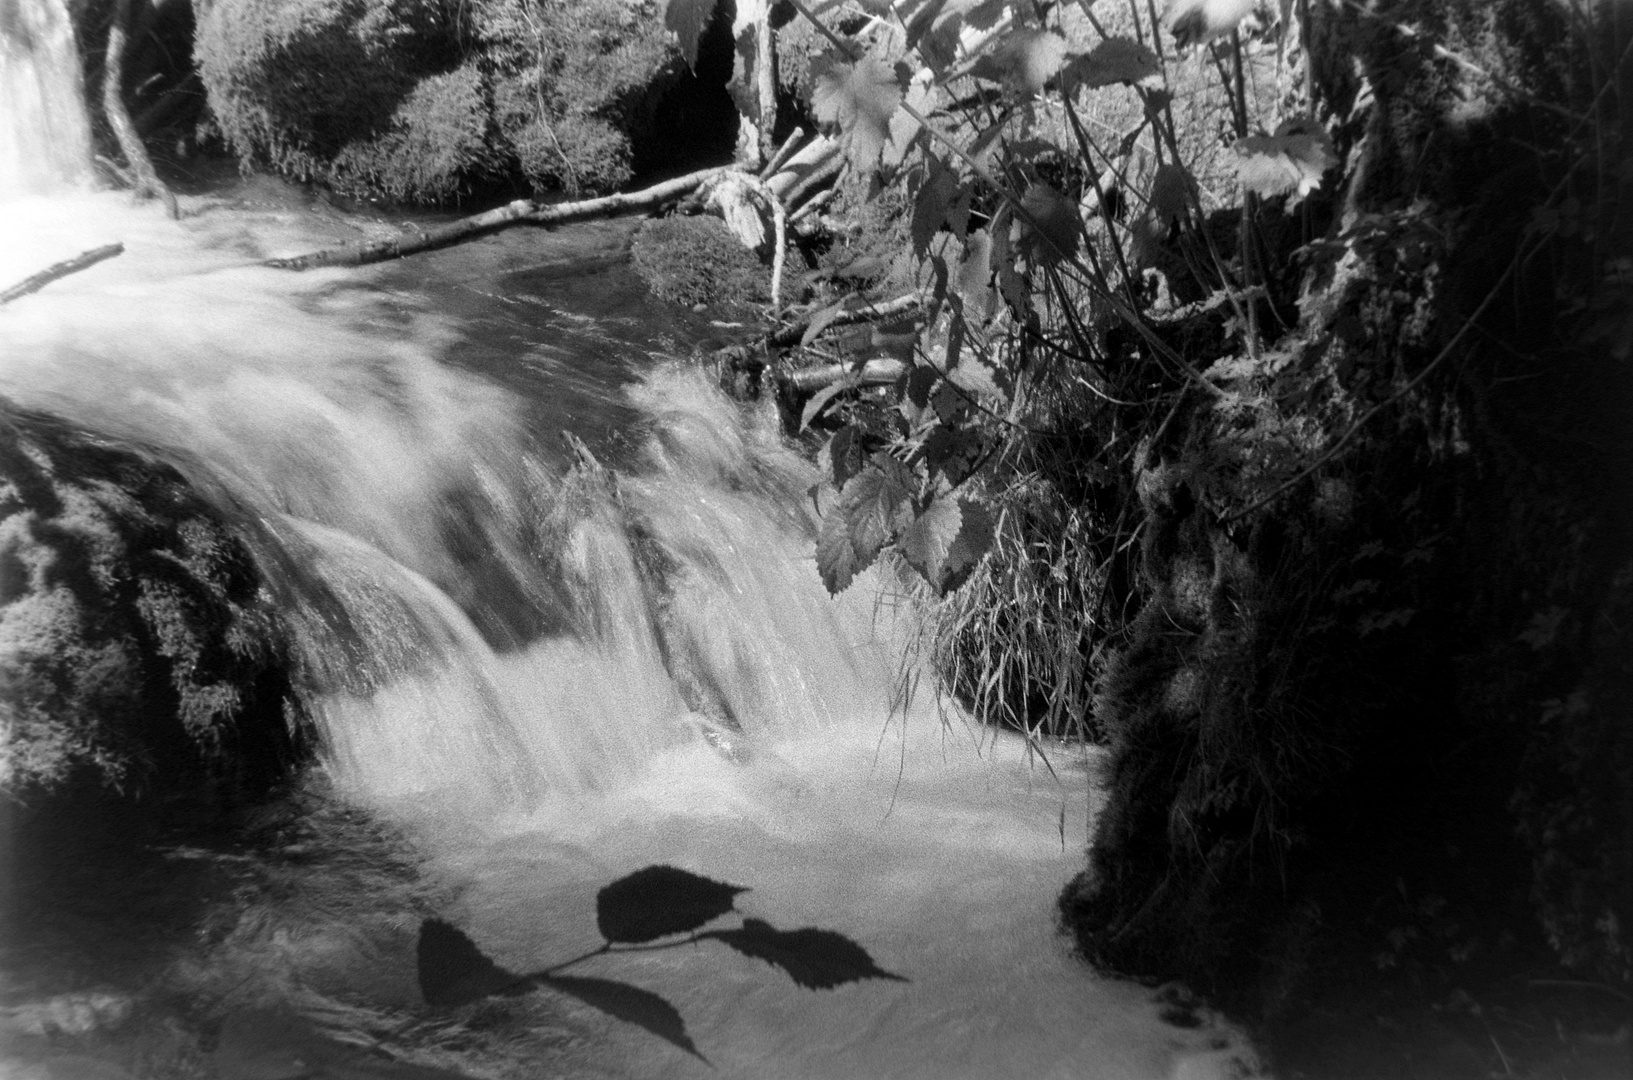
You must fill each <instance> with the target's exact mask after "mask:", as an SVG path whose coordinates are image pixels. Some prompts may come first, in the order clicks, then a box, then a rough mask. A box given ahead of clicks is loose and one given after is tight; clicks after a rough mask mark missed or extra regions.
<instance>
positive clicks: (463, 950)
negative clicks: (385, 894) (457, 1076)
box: [418, 866, 908, 1064]
mask: <svg viewBox="0 0 1633 1080" xmlns="http://www.w3.org/2000/svg"><path fill="white" fill-rule="evenodd" d="M747 891H748V890H747V889H745V888H743V887H741V886H737V885H728V884H726V883H724V882H720V881H714V880H712V879H710V878H706V877H703V876H701V875H698V874H693V873H690V872H689V871H686V870H680V869H677V868H675V867H673V866H648V867H645V868H643V869H641V870H637V871H635V872H634V873H633V874H629V875H627V876H625V877H622V878H619V879H618V880H617V881H614V882H613V883H612V884H610V885H607V886H606V887H604V888H602V889H601V890H600V892H598V893H597V894H596V927H597V929H599V930H600V931H601V935H602V937H603V938H604V939H605V940H604V941H603V942H602V943H601V945H599V946H598V947H596V948H595V949H592V950H590V951H589V952H586V953H584V954H583V955H581V956H575V957H573V958H572V959H570V960H564V961H562V962H561V963H559V964H555V965H552V966H551V967H548V968H546V969H544V970H543V971H536V972H532V973H529V974H525V975H524V974H517V973H515V972H512V971H507V970H506V969H505V968H503V967H500V966H499V965H498V964H497V963H495V962H494V961H493V960H492V959H491V958H489V957H488V956H487V955H486V954H485V953H483V952H482V950H481V949H480V948H479V947H478V946H477V944H476V943H475V942H474V941H472V940H471V938H470V936H469V935H468V934H466V933H465V932H464V931H463V930H460V929H459V928H458V927H456V926H454V925H452V924H451V923H448V922H445V921H444V920H442V919H437V918H429V919H426V920H424V921H423V922H422V923H421V924H420V935H419V945H418V967H419V983H420V993H421V994H422V995H423V996H424V998H425V1001H426V1004H428V1005H431V1006H433V1007H437V1008H456V1007H458V1006H461V1005H468V1004H471V1003H473V1002H476V1001H480V1000H482V999H483V998H487V997H493V996H515V995H520V994H526V993H529V992H531V991H532V990H534V989H535V988H537V987H546V988H549V989H551V990H555V991H557V992H558V993H562V994H566V995H567V996H569V997H572V998H574V999H576V1000H578V1001H580V1002H582V1003H583V1004H585V1005H588V1006H589V1007H591V1008H593V1009H596V1010H597V1011H599V1012H603V1013H606V1014H607V1015H608V1016H611V1017H614V1018H615V1019H618V1020H622V1021H624V1022H625V1023H630V1024H634V1025H636V1026H637V1027H641V1028H644V1029H645V1030H646V1031H648V1032H650V1033H652V1034H653V1035H656V1036H657V1037H658V1038H660V1039H663V1040H664V1041H665V1042H668V1043H670V1044H672V1045H674V1046H676V1047H679V1048H680V1049H681V1050H684V1051H685V1052H686V1053H688V1054H691V1055H692V1056H693V1057H695V1058H697V1059H698V1060H699V1061H702V1062H703V1063H704V1064H711V1063H710V1062H709V1059H708V1058H706V1057H704V1056H703V1053H702V1051H700V1050H699V1049H698V1048H697V1044H696V1043H694V1042H693V1041H692V1038H691V1036H690V1035H689V1034H687V1031H686V1021H685V1019H684V1018H683V1017H682V1016H681V1015H680V1011H679V1010H678V1009H676V1008H675V1007H674V1005H672V1004H670V1003H669V1002H668V1001H667V1000H665V999H664V998H663V997H662V996H660V995H658V994H655V993H653V992H652V991H650V990H643V989H642V988H640V987H638V986H632V985H630V984H629V983H624V982H619V981H617V980H615V979H603V978H591V977H586V976H580V975H562V974H559V972H561V971H562V970H563V969H564V968H568V967H571V966H572V965H574V964H578V963H580V962H582V961H585V960H589V959H591V958H592V957H596V956H604V955H611V954H617V953H628V952H650V951H654V950H658V949H671V948H677V947H679V946H682V945H695V944H699V943H701V942H704V941H719V942H721V943H723V944H725V945H727V946H728V947H730V948H732V949H734V950H735V951H737V952H739V953H742V954H743V955H744V956H750V957H753V958H755V959H757V960H763V961H765V962H766V963H768V964H770V965H772V966H773V967H775V968H778V969H780V970H782V971H783V972H784V973H785V974H786V975H787V976H788V977H789V978H791V979H792V980H793V981H794V983H795V984H796V985H798V986H801V987H804V988H806V989H808V990H831V989H834V988H835V987H839V986H843V985H845V984H846V983H851V982H860V981H861V980H863V979H886V980H891V981H895V982H907V981H908V980H907V979H906V978H904V977H902V976H900V975H896V974H893V973H892V972H889V971H885V970H884V969H882V968H880V967H879V966H878V965H877V964H875V963H874V962H873V958H872V957H871V956H869V955H868V952H867V950H866V949H864V948H863V947H862V946H861V945H859V944H857V943H856V942H854V941H852V940H851V939H850V938H847V937H846V936H845V935H843V934H840V933H838V932H836V931H833V930H822V929H818V928H816V927H803V928H801V929H798V930H779V929H777V928H776V927H774V926H772V925H771V924H770V923H768V922H765V921H764V920H762V919H753V918H745V919H744V920H743V922H742V925H741V926H740V927H737V928H735V929H716V930H704V929H703V927H704V926H705V925H706V924H708V923H709V922H711V921H713V920H715V919H717V918H720V917H721V916H724V915H726V914H728V913H730V912H732V911H734V910H735V909H734V907H733V905H734V903H735V900H736V897H737V895H738V894H739V893H743V892H747ZM681 935H684V936H681ZM665 939H668V940H665Z"/></svg>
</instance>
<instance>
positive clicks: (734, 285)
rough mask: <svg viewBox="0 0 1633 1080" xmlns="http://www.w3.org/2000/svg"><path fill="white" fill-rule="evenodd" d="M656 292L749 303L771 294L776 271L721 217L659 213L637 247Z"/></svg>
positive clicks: (686, 300)
mask: <svg viewBox="0 0 1633 1080" xmlns="http://www.w3.org/2000/svg"><path fill="white" fill-rule="evenodd" d="M631 259H632V260H633V262H634V264H635V272H636V273H637V274H639V275H641V280H643V281H645V282H646V283H647V287H648V288H649V289H651V290H652V292H653V295H655V296H657V297H659V298H661V299H664V300H668V301H670V302H672V303H676V304H685V305H687V306H694V305H697V304H748V303H757V302H761V301H764V300H766V299H768V298H769V297H770V286H771V274H770V271H769V270H768V269H767V268H766V267H765V266H763V265H762V264H761V263H760V261H759V259H757V258H755V256H754V253H753V252H751V251H749V250H748V249H746V248H744V247H743V245H742V244H740V243H738V242H737V238H736V237H734V236H733V235H732V234H731V232H730V230H728V229H727V228H726V226H725V224H724V223H723V222H721V221H720V220H719V219H718V218H714V217H708V216H698V217H669V218H658V219H657V220H654V221H649V222H647V223H646V224H644V225H642V226H641V230H640V232H638V233H636V235H635V245H634V248H633V250H632V251H631Z"/></svg>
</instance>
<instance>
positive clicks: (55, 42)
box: [0, 0, 91, 199]
mask: <svg viewBox="0 0 1633 1080" xmlns="http://www.w3.org/2000/svg"><path fill="white" fill-rule="evenodd" d="M90 174H91V128H90V124H89V123H88V122H87V120H86V114H85V95H84V91H83V89H82V87H81V85H80V67H79V52H78V49H77V48H76V47H75V44H74V27H73V22H72V20H71V19H70V18H69V16H68V9H67V7H66V6H65V5H64V2H63V0H0V199H9V198H15V197H17V196H23V195H45V194H53V193H58V192H61V191H62V190H63V189H64V188H69V187H75V186H78V185H81V184H84V183H85V182H86V181H87V180H88V179H89V177H90Z"/></svg>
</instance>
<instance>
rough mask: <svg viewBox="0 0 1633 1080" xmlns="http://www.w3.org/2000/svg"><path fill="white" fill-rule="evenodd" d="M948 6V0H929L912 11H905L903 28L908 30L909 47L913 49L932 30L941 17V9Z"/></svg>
mask: <svg viewBox="0 0 1633 1080" xmlns="http://www.w3.org/2000/svg"><path fill="white" fill-rule="evenodd" d="M946 6H947V0H928V2H926V3H923V4H919V5H918V6H917V7H916V8H914V9H913V10H912V11H911V12H904V13H903V14H904V16H905V18H904V19H903V21H902V26H903V28H904V29H905V30H906V31H907V47H908V48H909V49H911V48H912V47H913V46H915V45H917V44H918V43H919V39H920V38H922V37H923V36H924V35H925V34H928V33H929V32H930V29H931V27H933V26H935V24H936V20H937V19H939V18H941V9H942V8H944V7H946Z"/></svg>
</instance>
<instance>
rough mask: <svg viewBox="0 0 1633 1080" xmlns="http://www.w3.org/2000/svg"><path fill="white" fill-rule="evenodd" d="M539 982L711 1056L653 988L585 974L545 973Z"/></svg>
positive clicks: (696, 1053) (698, 1054) (697, 1053)
mask: <svg viewBox="0 0 1633 1080" xmlns="http://www.w3.org/2000/svg"><path fill="white" fill-rule="evenodd" d="M538 981H539V984H540V985H542V986H548V987H549V988H550V989H552V990H559V991H560V992H561V993H563V994H566V995H568V996H569V997H574V998H577V999H578V1000H579V1001H582V1002H583V1003H584V1004H586V1005H588V1006H589V1007H590V1008H592V1009H597V1010H599V1011H601V1012H604V1013H606V1014H607V1015H608V1016H611V1017H614V1018H615V1019H618V1020H622V1021H624V1022H625V1023H626V1024H634V1025H635V1026H637V1027H641V1028H645V1029H646V1030H647V1031H650V1032H651V1033H652V1034H654V1035H656V1036H657V1037H658V1038H660V1039H663V1040H664V1041H665V1042H669V1043H672V1044H674V1045H675V1046H678V1047H680V1048H681V1049H682V1050H684V1051H686V1052H687V1053H688V1054H691V1055H692V1056H693V1057H695V1058H697V1059H698V1060H699V1061H702V1062H703V1063H705V1064H708V1061H709V1059H708V1058H706V1057H704V1056H703V1054H702V1053H701V1052H700V1051H699V1050H698V1048H697V1044H696V1043H694V1042H692V1037H691V1036H690V1035H688V1034H687V1033H686V1021H685V1020H683V1019H681V1015H680V1013H679V1012H678V1011H677V1010H676V1009H675V1007H674V1006H673V1005H671V1004H669V1002H667V1001H665V1000H664V999H663V998H661V997H659V996H658V995H657V994H654V993H653V992H652V991H650V990H642V989H641V988H640V987H638V986H631V985H629V984H628V983H621V982H617V981H615V980H613V979H592V978H587V977H585V976H582V975H541V976H538Z"/></svg>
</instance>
